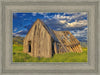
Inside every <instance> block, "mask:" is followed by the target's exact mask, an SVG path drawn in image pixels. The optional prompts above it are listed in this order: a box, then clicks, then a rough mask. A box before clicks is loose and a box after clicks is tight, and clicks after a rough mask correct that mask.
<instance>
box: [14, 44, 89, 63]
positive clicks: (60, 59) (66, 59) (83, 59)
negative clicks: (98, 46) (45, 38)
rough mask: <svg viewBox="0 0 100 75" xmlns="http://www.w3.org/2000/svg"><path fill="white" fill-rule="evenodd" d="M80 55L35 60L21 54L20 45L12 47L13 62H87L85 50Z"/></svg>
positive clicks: (55, 56)
mask: <svg viewBox="0 0 100 75" xmlns="http://www.w3.org/2000/svg"><path fill="white" fill-rule="evenodd" d="M82 49H83V52H82V53H64V54H55V55H54V56H53V57H51V58H37V57H32V56H30V55H28V54H26V53H23V46H22V45H15V44H14V45H13V62H87V48H82Z"/></svg>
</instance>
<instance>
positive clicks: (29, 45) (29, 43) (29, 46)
mask: <svg viewBox="0 0 100 75" xmlns="http://www.w3.org/2000/svg"><path fill="white" fill-rule="evenodd" d="M28 52H31V41H29V42H28Z"/></svg>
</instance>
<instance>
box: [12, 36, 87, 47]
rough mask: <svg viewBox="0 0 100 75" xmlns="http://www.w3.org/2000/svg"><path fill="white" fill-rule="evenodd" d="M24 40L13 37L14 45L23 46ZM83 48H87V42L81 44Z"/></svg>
mask: <svg viewBox="0 0 100 75" xmlns="http://www.w3.org/2000/svg"><path fill="white" fill-rule="evenodd" d="M23 39H24V37H20V36H13V44H21V45H23ZM80 43H81V46H82V47H84V48H87V42H80Z"/></svg>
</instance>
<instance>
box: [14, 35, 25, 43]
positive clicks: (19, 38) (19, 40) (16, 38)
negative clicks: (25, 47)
mask: <svg viewBox="0 0 100 75" xmlns="http://www.w3.org/2000/svg"><path fill="white" fill-rule="evenodd" d="M23 39H24V37H20V36H13V44H21V45H22V44H23Z"/></svg>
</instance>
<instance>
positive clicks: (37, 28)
mask: <svg viewBox="0 0 100 75" xmlns="http://www.w3.org/2000/svg"><path fill="white" fill-rule="evenodd" d="M28 41H31V52H28ZM51 42H52V41H51V36H50V34H49V33H48V32H47V30H46V29H45V28H44V26H43V25H42V23H41V22H40V21H39V20H37V22H35V24H34V25H33V26H32V28H31V30H30V31H29V33H28V34H27V35H26V37H25V39H24V42H23V47H24V49H23V50H24V52H25V53H28V54H30V55H31V56H35V57H51V55H52V43H51Z"/></svg>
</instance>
